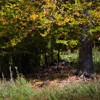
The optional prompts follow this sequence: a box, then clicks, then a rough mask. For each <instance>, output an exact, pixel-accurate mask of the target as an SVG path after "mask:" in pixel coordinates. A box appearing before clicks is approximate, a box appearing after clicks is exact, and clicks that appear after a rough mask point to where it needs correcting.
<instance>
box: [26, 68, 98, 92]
mask: <svg viewBox="0 0 100 100" xmlns="http://www.w3.org/2000/svg"><path fill="white" fill-rule="evenodd" d="M76 74H77V71H76V70H75V69H73V68H71V67H68V66H60V67H59V66H52V67H50V68H48V69H45V70H43V71H40V72H39V73H36V74H31V75H28V78H30V79H31V80H35V81H31V84H32V86H33V88H34V89H40V90H42V89H43V88H44V87H52V86H57V87H64V86H66V85H72V84H74V83H82V82H89V83H91V82H92V81H93V79H90V78H82V77H79V76H77V75H76ZM96 79H100V75H96Z"/></svg>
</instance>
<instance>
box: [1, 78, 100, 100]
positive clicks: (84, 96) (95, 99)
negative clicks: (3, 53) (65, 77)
mask: <svg viewBox="0 0 100 100" xmlns="http://www.w3.org/2000/svg"><path fill="white" fill-rule="evenodd" d="M0 100H100V81H97V80H94V81H93V82H91V83H88V82H83V83H80V84H79V83H77V84H76V83H75V84H69V85H66V86H64V87H59V86H58V87H57V86H52V87H44V88H43V89H42V90H41V89H34V88H33V87H32V84H31V83H30V82H28V81H26V80H25V79H24V78H23V77H18V78H17V79H16V80H15V81H14V80H10V81H6V80H4V81H1V82H0Z"/></svg>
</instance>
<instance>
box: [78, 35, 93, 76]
mask: <svg viewBox="0 0 100 100" xmlns="http://www.w3.org/2000/svg"><path fill="white" fill-rule="evenodd" d="M92 48H93V41H92V40H91V39H89V38H88V36H87V35H85V34H82V35H81V38H80V49H79V66H81V68H82V75H83V76H88V77H93V74H94V65H93V58H92Z"/></svg>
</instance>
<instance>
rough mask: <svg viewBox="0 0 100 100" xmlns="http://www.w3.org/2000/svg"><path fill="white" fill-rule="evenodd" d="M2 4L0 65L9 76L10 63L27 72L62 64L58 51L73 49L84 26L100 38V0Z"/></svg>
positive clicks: (20, 1)
mask: <svg viewBox="0 0 100 100" xmlns="http://www.w3.org/2000/svg"><path fill="white" fill-rule="evenodd" d="M0 5H1V8H0V9H1V10H0V56H1V57H0V59H1V60H0V66H1V72H3V73H5V75H6V76H7V75H8V73H9V71H8V69H9V66H10V65H11V66H12V70H13V71H15V70H14V67H15V66H17V67H18V70H19V72H21V73H24V74H28V73H32V72H36V71H38V70H40V69H42V67H40V66H42V65H44V66H45V68H46V67H47V66H48V65H49V64H50V63H54V62H56V63H57V62H58V63H59V61H60V54H59V53H60V52H61V51H66V50H68V49H71V51H73V50H74V49H75V48H76V46H77V45H78V44H79V37H80V34H83V29H84V28H86V30H85V32H86V33H85V34H87V35H88V36H89V38H91V39H93V40H95V41H96V42H98V41H99V38H100V35H99V29H100V27H99V24H100V23H99V22H100V16H99V10H100V7H99V1H95V2H94V1H91V2H88V3H87V2H84V1H83V2H82V1H79V0H75V1H74V0H72V1H70V2H69V1H68V0H64V1H62V0H59V1H56V0H42V1H39V0H34V1H33V0H25V1H24V0H19V1H16V2H14V1H13V0H11V1H10V0H9V1H7V2H1V4H0ZM87 8H88V12H85V11H86V9H87ZM88 13H89V16H86V14H88ZM94 13H95V14H94ZM85 26H86V27H85ZM87 27H88V28H87ZM57 55H58V56H57Z"/></svg>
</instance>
